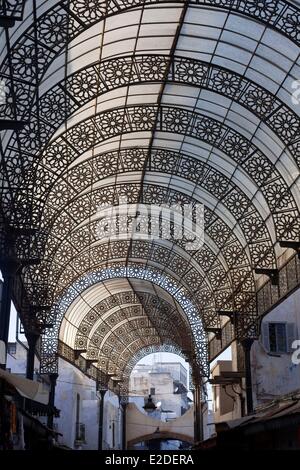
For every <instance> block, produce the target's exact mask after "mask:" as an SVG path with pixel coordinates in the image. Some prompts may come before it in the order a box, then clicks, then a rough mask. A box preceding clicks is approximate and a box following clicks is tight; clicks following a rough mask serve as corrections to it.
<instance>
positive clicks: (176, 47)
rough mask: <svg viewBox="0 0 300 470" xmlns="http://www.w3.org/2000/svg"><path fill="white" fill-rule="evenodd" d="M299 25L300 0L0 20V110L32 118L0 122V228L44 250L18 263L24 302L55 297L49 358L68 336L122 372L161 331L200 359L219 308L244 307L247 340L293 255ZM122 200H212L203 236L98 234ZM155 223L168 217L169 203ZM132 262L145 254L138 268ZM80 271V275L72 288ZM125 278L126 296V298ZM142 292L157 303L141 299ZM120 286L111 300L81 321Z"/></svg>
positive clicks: (42, 5)
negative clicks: (0, 89) (192, 245)
mask: <svg viewBox="0 0 300 470" xmlns="http://www.w3.org/2000/svg"><path fill="white" fill-rule="evenodd" d="M4 3H5V2H4ZM6 3H7V5H8V4H10V5H12V4H13V3H15V5H17V4H21V3H22V2H17V1H15V2H6ZM68 5H69V7H68ZM18 11H20V10H18ZM6 14H7V15H13V14H14V12H13V11H6ZM299 24H300V7H299V2H298V1H293V2H286V1H273V0H264V1H262V2H258V1H255V0H253V1H251V2H237V1H236V0H224V1H222V2H216V1H214V0H205V1H198V0H197V1H189V2H186V1H185V2H183V1H177V2H176V1H173V2H170V1H168V2H167V1H163V0H161V1H158V2H152V1H138V0H136V1H134V2H132V1H130V0H128V1H126V0H122V1H113V2H105V1H100V0H94V1H92V2H89V1H86V0H71V2H67V1H66V0H63V1H59V2H58V1H55V0H52V1H47V2H46V1H44V2H39V5H38V7H37V8H36V11H33V7H32V4H31V2H25V9H24V12H23V20H21V18H20V17H19V18H18V17H17V16H16V17H15V24H14V25H10V27H7V28H2V31H1V34H0V59H1V61H2V62H1V72H0V73H1V79H2V80H3V83H5V87H6V88H5V90H6V99H5V100H3V101H1V102H0V109H1V113H2V119H4V120H9V121H10V122H11V121H20V122H21V124H22V125H21V129H19V130H15V129H14V128H13V129H12V128H11V126H9V125H7V126H4V127H5V129H3V130H2V132H1V137H2V138H1V156H2V168H3V172H4V173H3V174H4V178H3V184H2V218H3V229H4V231H5V227H7V226H9V227H14V228H18V229H22V230H23V231H24V230H25V229H26V230H27V235H23V236H22V235H20V236H19V239H17V242H16V249H17V250H18V253H19V255H20V257H21V258H22V259H32V258H35V259H36V258H38V259H39V260H40V263H39V265H38V266H30V265H29V266H27V267H25V268H24V269H23V271H22V272H23V274H22V279H23V285H24V289H25V291H26V295H27V297H28V302H29V304H31V305H37V304H40V306H43V305H44V306H46V305H47V306H49V307H51V309H50V313H49V316H50V317H51V318H52V319H54V323H55V325H56V326H55V328H53V329H52V330H51V329H48V330H46V334H45V335H44V336H43V338H44V339H43V346H42V347H43V348H44V349H43V358H44V359H43V360H44V365H43V370H44V371H46V372H47V371H48V372H49V371H53V370H56V367H57V364H56V362H55V360H54V359H53V358H54V357H55V353H56V351H57V347H58V340H60V341H61V342H62V343H64V344H65V345H66V347H69V348H71V349H72V350H74V351H79V353H80V351H81V353H80V354H81V356H82V357H83V358H84V359H85V360H95V361H96V360H98V363H97V364H96V366H97V367H98V369H99V370H101V371H102V372H103V373H105V374H108V375H109V374H111V373H114V374H116V375H117V376H118V377H119V376H122V374H123V372H122V371H124V370H125V369H126V364H127V363H128V361H130V360H131V359H132V358H133V357H135V356H136V354H138V350H141V351H142V350H144V349H145V348H148V347H151V346H153V347H154V346H155V347H159V346H160V345H162V344H166V345H169V346H170V347H174V348H177V349H178V350H185V351H189V352H188V353H187V354H188V355H189V357H190V360H191V361H193V359H192V357H193V353H192V351H193V350H195V352H196V357H197V361H196V362H195V364H194V369H195V368H196V369H197V368H198V370H199V367H200V366H199V364H202V366H201V367H202V371H201V373H203V374H204V370H205V369H206V366H205V364H204V363H205V361H206V360H207V346H205V341H204V339H203V334H202V333H199V332H200V331H202V332H203V331H205V332H206V340H207V339H209V338H211V337H213V335H214V334H215V333H214V331H216V329H217V330H220V329H222V327H223V326H224V323H225V322H226V321H227V320H226V319H225V318H224V317H220V315H218V311H219V310H220V309H223V310H224V309H225V310H228V311H235V312H237V311H238V312H239V314H240V318H241V320H240V324H238V325H236V328H235V331H234V334H235V336H236V338H237V339H239V340H241V339H243V338H245V337H248V336H250V337H252V336H253V335H254V336H255V335H257V331H258V325H259V322H258V320H257V309H256V304H255V293H256V290H257V288H258V286H260V285H261V284H262V283H263V282H265V280H266V279H267V278H266V276H265V275H263V274H261V270H262V269H263V270H264V272H266V273H268V272H269V271H270V270H271V271H273V270H276V269H278V268H280V266H281V265H282V263H283V260H286V259H287V258H288V257H289V256H291V255H292V254H293V253H294V252H293V249H292V248H288V247H287V242H294V243H299V228H300V222H299V207H300V192H299V189H300V178H299V162H300V137H299V130H300V119H299V114H300V107H299V101H298V99H297V96H298V95H297V89H298V85H299V84H298V81H297V80H299V66H300V62H299V52H300V51H299V42H300V33H299V31H300V30H299ZM295 90H296V93H295ZM125 199H126V203H127V204H130V205H133V206H134V207H139V206H138V205H141V204H142V205H145V204H147V205H148V207H150V206H155V205H156V206H162V205H163V204H165V205H172V204H173V205H174V204H181V205H184V204H185V205H187V206H189V207H192V208H194V209H192V210H195V207H197V205H202V206H203V207H204V220H203V229H204V238H203V244H202V246H201V247H198V248H197V249H194V250H189V247H188V243H187V240H184V239H179V238H176V237H175V238H174V237H173V238H172V237H171V239H164V237H161V236H160V237H158V238H156V239H153V238H152V239H151V238H150V239H147V240H145V239H144V240H141V239H140V238H139V236H137V233H136V231H135V232H134V231H129V232H126V230H125V232H126V233H125V232H124V230H123V235H122V236H120V234H119V235H118V236H114V235H112V236H109V237H106V238H105V237H104V238H103V239H99V237H97V227H99V223H101V221H103V218H104V212H103V211H104V210H105V207H106V206H107V205H109V206H120V207H121V206H122V204H124V200H125ZM120 220H121V219H120V215H119V214H118V215H115V216H114V217H112V218H111V221H113V223H114V224H115V225H116V226H119V225H118V224H119V223H120ZM159 223H161V224H162V226H160V229H159V230H166V229H167V227H168V218H167V217H166V216H163V217H162V218H161V219H160V222H159ZM159 223H158V224H159ZM171 225H172V224H171ZM153 226H154V225H153V221H152V228H153ZM176 227H177V228H176ZM178 227H179V224H178V223H177V224H176V223H174V225H172V230H175V231H176V230H178ZM28 229H29V232H28ZM28 233H30V234H29V235H28ZM282 245H284V246H282ZM27 264H30V263H27ZM126 267H127V269H128V270H132V269H134V267H136V269H137V273H139V274H137V277H136V278H135V279H134V282H133V281H132V279H131V280H130V279H129V277H130V276H128V271H126V269H125V268H126ZM106 269H112V270H118V269H120V270H121V272H122V273H123V274H124V275H123V277H122V276H119V275H116V276H115V277H116V278H115V279H114V280H113V281H112V280H110V281H108V280H107V279H103V280H101V279H98V278H97V279H96V280H95V282H94V283H93V282H92V283H91V284H89V286H88V287H87V285H86V284H85V279H87V276H90V278H89V279H92V274H91V273H95V272H102V271H103V270H104V271H105V270H106ZM122 269H125V271H122ZM101 270H102V271H101ZM148 270H150V271H151V272H152V276H154V277H152V278H151V279H145V277H144V274H143V273H145V272H148ZM256 270H260V274H258V273H256ZM150 271H149V272H150ZM130 273H131V274H132V273H133V271H130ZM153 273H155V274H153ZM139 276H140V280H138V279H139ZM157 276H159V279H163V280H164V281H161V283H160V284H159V287H157V286H156V287H155V285H156V279H157ZM80 282H82V285H83V286H84V289H86V291H85V290H80V289H79V291H80V292H79V291H78V289H77V288H76V289H77V290H76V289H75V288H74V286H75V285H77V284H76V283H80ZM174 282H175V283H176V286H178V289H179V290H178V292H179V293H180V295H179V294H178V295H179V297H178V298H176V296H174V293H171V292H172V289H171V290H170V285H173V284H172V283H174ZM170 283H171V284H170ZM70 289H71V290H70ZM72 289H73V291H72ZM74 289H75V290H74ZM180 289H182V292H183V291H184V298H185V299H187V301H188V302H189V304H188V305H185V304H184V302H185V300H184V301H182V299H181V290H180ZM71 291H72V292H75V294H74V295H75V296H74V298H73V297H72V302H71V303H70V304H68V305H67V307H66V308H65V307H62V306H63V305H65V299H66V296H68V295H69V294H68V293H70V292H71ZM126 292H127V293H128V295H129V297H130V296H131V297H130V299H131V301H132V300H134V301H133V302H132V303H131V302H127V301H124V299H120V298H119V297H120V295H121V294H122V295H123V297H124V296H125V294H126ZM126 295H127V294H126ZM145 295H146V297H147V299H148V300H149V299H150V300H151V299H152V300H153V299H159V302H161V304H160V305H159V308H158V307H155V309H154V308H153V307H151V308H150V307H149V308H148V307H147V308H146V307H145V305H146V304H145V301H143V299H142V297H143V296H145ZM116 296H119V297H118V301H117V302H118V303H117V307H112V308H110V309H108V308H107V309H106V310H105V311H106V313H105V314H103V315H102V314H99V312H98V314H97V315H98V316H97V319H96V320H95V321H94V322H90V323H89V327H88V328H87V329H86V325H85V322H86V321H87V320H86V319H87V317H88V316H89V315H92V317H93V312H94V310H95V309H96V310H97V308H100V307H99V305H100V304H101V302H105V301H106V299H114V298H115V297H116ZM141 296H142V297H141ZM41 299H43V301H42V302H41ZM174 299H175V300H174ZM148 300H147V301H148ZM163 305H164V306H165V307H166V312H167V313H166V314H165V317H164V318H162V319H161V320H162V322H161V324H160V323H159V322H157V318H156V316H157V310H159V311H161V310H163ZM191 305H192V306H193V307H192V311H193V315H194V313H195V315H196V318H197V325H196V326H195V325H194V324H193V321H194V320H192V319H191V317H190V316H189V309H190V307H191ZM135 307H137V312H135V313H134V311H133V310H134V309H135ZM41 310H43V309H42V308H41ZM124 312H125V313H124ZM122 313H123V314H124V315H125V316H124V315H123V316H122ZM45 315H46V316H47V314H45ZM132 315H133V316H132ZM168 315H169V317H168ZM110 316H111V318H112V319H113V318H114V321H115V322H116V323H115V326H114V327H112V326H111V325H110V327H109V326H108V325H109V321H108V319H109V318H110ZM168 318H169V319H170V318H173V319H174V323H170V321H169V322H168ZM151 319H152V320H151ZM149 322H150V323H151V322H152V323H151V326H149ZM153 322H154V323H153ZM102 324H103V328H104V330H105V334H104V332H102V333H101V325H102ZM179 324H180V325H181V324H182V325H183V326H182V327H183V328H185V331H186V337H187V338H188V341H186V342H185V344H183V343H182V338H180V336H178V327H177V329H176V327H175V326H176V325H179ZM121 326H122V328H125V330H126V333H125V330H124V335H125V336H126V335H127V336H128V338H127V340H125V339H124V338H122V340H121V341H119V342H118V343H116V344H115V346H116V351H118V354H119V355H120V352H121V351H125V349H126V348H127V349H126V354H125V353H124V354H125V356H124V357H126V360H124V364H123V363H122V365H120V367H119V369H118V366H117V362H116V360H114V359H112V350H111V349H109V348H111V347H112V348H113V344H114V341H115V342H116V337H117V336H118V334H117V333H116V332H117V331H118V328H121ZM82 328H84V333H83V330H82ZM107 328H108V330H107ZM122 331H123V330H122ZM103 335H104V336H103ZM105 335H107V336H105ZM134 337H135V339H134ZM146 338H148V339H147V340H146ZM199 338H201V341H200V342H199ZM131 340H133V343H134V347H133V349H130V347H129V344H131ZM126 342H127V343H128V344H126ZM151 342H152V343H151ZM106 343H107V344H106ZM80 344H82V346H81V347H79V345H80ZM117 344H118V345H117ZM188 345H189V346H188ZM106 347H107V348H108V349H107V352H106V353H104V350H106V349H105V348H106ZM123 347H125V349H122V348H123ZM74 357H75V356H74ZM126 361H127V362H126ZM42 362H43V361H42ZM201 367H200V368H201ZM112 371H113V372H112Z"/></svg>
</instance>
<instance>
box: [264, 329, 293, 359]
mask: <svg viewBox="0 0 300 470" xmlns="http://www.w3.org/2000/svg"><path fill="white" fill-rule="evenodd" d="M295 337H296V335H295V327H294V324H293V323H283V322H265V323H263V324H262V342H263V345H264V348H265V349H266V351H267V352H270V353H273V354H284V353H288V352H290V351H291V345H292V342H293V340H294V339H295Z"/></svg>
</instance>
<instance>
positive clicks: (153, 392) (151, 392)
mask: <svg viewBox="0 0 300 470" xmlns="http://www.w3.org/2000/svg"><path fill="white" fill-rule="evenodd" d="M150 395H155V388H154V387H151V388H150Z"/></svg>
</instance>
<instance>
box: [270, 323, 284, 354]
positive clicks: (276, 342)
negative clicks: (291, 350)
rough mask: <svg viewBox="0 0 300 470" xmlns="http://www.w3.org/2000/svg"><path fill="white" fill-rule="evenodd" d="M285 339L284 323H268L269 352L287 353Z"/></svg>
mask: <svg viewBox="0 0 300 470" xmlns="http://www.w3.org/2000/svg"><path fill="white" fill-rule="evenodd" d="M286 339H287V338H286V324H285V323H269V341H270V352H274V353H285V352H287V344H286Z"/></svg>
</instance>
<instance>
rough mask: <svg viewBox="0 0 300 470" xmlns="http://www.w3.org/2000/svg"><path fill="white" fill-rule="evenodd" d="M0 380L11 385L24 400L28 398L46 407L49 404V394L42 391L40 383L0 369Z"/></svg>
mask: <svg viewBox="0 0 300 470" xmlns="http://www.w3.org/2000/svg"><path fill="white" fill-rule="evenodd" d="M0 378H3V379H4V380H6V382H7V383H9V384H11V385H12V386H13V387H15V389H16V390H17V391H18V392H19V393H20V395H22V397H24V398H29V399H30V400H34V401H36V402H38V403H43V404H44V405H47V404H48V402H49V393H48V392H47V391H45V390H44V387H43V385H42V384H41V383H40V382H34V381H33V380H29V379H25V378H24V377H20V376H19V375H17V374H12V373H10V372H7V371H5V370H2V369H0Z"/></svg>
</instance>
